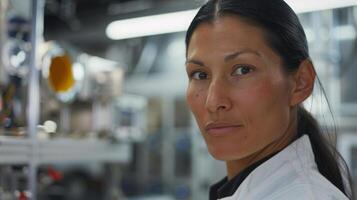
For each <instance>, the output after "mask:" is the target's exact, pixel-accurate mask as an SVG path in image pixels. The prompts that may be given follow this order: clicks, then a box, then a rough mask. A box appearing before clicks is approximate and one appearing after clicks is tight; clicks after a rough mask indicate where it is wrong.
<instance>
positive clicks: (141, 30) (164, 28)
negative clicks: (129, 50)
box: [106, 10, 198, 40]
mask: <svg viewBox="0 0 357 200" xmlns="http://www.w3.org/2000/svg"><path fill="white" fill-rule="evenodd" d="M197 11H198V10H188V11H180V12H174V13H167V14H160V15H152V16H146V17H139V18H132V19H125V20H119V21H114V22H112V23H110V24H109V25H108V27H107V30H106V34H107V36H108V37H109V38H110V39H113V40H120V39H128V38H135V37H143V36H148V35H158V34H164V33H174V32H182V31H186V30H187V28H188V26H189V25H190V22H191V21H192V19H193V18H194V16H195V14H196V13H197Z"/></svg>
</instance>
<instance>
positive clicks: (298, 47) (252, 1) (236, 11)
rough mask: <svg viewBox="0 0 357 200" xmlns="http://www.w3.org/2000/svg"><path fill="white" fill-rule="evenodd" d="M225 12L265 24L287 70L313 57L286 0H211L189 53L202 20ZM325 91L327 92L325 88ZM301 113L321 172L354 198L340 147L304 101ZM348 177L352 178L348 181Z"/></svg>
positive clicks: (301, 126) (195, 22) (194, 25)
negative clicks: (325, 132)
mask: <svg viewBox="0 0 357 200" xmlns="http://www.w3.org/2000/svg"><path fill="white" fill-rule="evenodd" d="M225 15H234V16H238V17H240V18H241V19H243V20H246V21H247V22H248V23H250V24H252V25H255V26H258V27H261V28H262V30H263V31H264V36H265V39H266V41H267V43H268V45H269V46H270V47H271V48H272V49H273V50H274V51H275V52H276V53H278V54H279V55H280V56H281V58H282V61H283V68H284V70H285V71H286V72H294V71H296V70H297V69H298V68H299V66H300V64H301V62H302V61H304V60H306V59H309V60H310V56H309V49H308V44H307V39H306V35H305V32H304V30H303V27H302V25H301V24H300V21H299V19H298V17H297V15H296V14H295V12H294V11H293V10H292V9H291V8H290V7H289V5H287V4H286V3H285V2H284V1H283V0H210V1H208V2H207V3H206V4H205V5H204V6H202V7H201V9H200V10H199V11H198V13H197V15H196V16H195V18H194V19H193V21H192V23H191V25H190V26H189V28H188V30H187V34H186V54H187V49H188V46H189V43H190V40H191V37H192V34H193V32H194V31H195V29H196V28H197V27H198V26H199V25H200V24H201V23H204V22H205V23H210V22H213V21H214V20H216V19H217V18H219V17H221V16H225ZM318 81H319V79H318ZM319 83H320V81H319ZM320 86H321V83H320ZM321 88H322V87H321ZM322 91H323V93H324V90H323V88H322ZM324 94H325V93H324ZM325 97H326V95H325ZM331 114H332V113H331ZM297 115H298V130H297V133H298V136H301V135H303V134H307V135H308V136H309V138H310V140H311V145H312V149H313V152H314V155H315V161H316V164H317V166H318V170H319V172H320V173H321V174H322V175H323V176H324V177H326V178H327V179H328V180H329V181H330V182H331V183H332V184H334V185H335V186H336V187H337V188H339V189H340V190H341V191H342V192H343V193H344V194H346V195H347V196H349V198H350V199H353V190H352V189H351V184H352V183H351V179H350V175H349V172H348V167H347V165H346V163H345V162H344V160H343V159H342V157H341V156H340V154H339V153H338V152H337V150H336V148H335V147H334V146H333V145H332V144H330V143H329V141H328V140H327V139H326V138H325V137H324V135H323V134H324V133H323V131H322V129H321V127H320V126H319V123H318V122H317V121H316V119H315V118H314V117H313V116H312V115H311V114H310V113H309V112H308V111H307V110H306V109H305V108H304V107H303V106H302V105H299V106H298V112H297ZM342 164H343V165H342ZM342 172H343V173H342ZM344 178H347V179H348V181H346V184H344V183H345V182H344V180H345V179H344Z"/></svg>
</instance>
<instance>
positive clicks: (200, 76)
mask: <svg viewBox="0 0 357 200" xmlns="http://www.w3.org/2000/svg"><path fill="white" fill-rule="evenodd" d="M191 78H193V79H196V80H203V79H207V74H206V73H204V72H193V73H192V74H191Z"/></svg>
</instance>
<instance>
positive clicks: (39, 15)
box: [27, 0, 44, 200]
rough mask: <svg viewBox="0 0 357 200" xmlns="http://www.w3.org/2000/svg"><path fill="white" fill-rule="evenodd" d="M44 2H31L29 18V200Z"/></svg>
mask: <svg viewBox="0 0 357 200" xmlns="http://www.w3.org/2000/svg"><path fill="white" fill-rule="evenodd" d="M43 15H44V1H43V0H33V1H32V17H31V47H32V49H31V55H30V70H29V72H30V73H29V85H28V105H27V108H28V109H27V123H28V124H27V126H28V135H29V138H30V140H31V144H32V155H33V157H32V158H33V159H32V160H31V161H30V163H29V182H28V183H29V189H30V192H31V199H32V200H36V196H37V187H36V185H37V165H38V161H37V155H38V145H37V143H38V141H37V125H38V123H39V115H40V89H39V70H38V69H39V65H40V63H39V61H40V58H39V54H38V47H39V43H40V40H41V38H42V35H43V23H44V18H43Z"/></svg>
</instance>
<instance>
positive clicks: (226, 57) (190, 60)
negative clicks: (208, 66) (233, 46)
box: [185, 49, 262, 67]
mask: <svg viewBox="0 0 357 200" xmlns="http://www.w3.org/2000/svg"><path fill="white" fill-rule="evenodd" d="M242 54H254V55H256V56H259V57H262V56H261V54H260V53H259V52H257V51H254V50H252V49H243V50H239V51H236V52H234V53H232V54H228V55H227V56H225V57H224V62H228V61H230V60H233V59H235V58H236V57H238V56H240V55H242ZM189 63H192V64H195V65H199V66H202V67H204V66H205V64H204V63H203V62H202V61H199V60H196V59H188V60H187V61H186V63H185V64H186V65H187V64H189Z"/></svg>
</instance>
